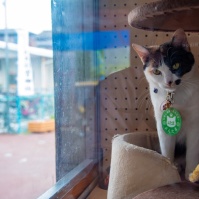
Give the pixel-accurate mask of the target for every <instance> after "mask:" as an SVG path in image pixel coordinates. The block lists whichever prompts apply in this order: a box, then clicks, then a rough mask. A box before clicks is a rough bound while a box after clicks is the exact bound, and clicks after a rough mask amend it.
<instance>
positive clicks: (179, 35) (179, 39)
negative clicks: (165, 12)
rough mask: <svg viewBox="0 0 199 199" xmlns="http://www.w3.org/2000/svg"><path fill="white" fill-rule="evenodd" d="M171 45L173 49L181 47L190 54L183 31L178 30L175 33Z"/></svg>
mask: <svg viewBox="0 0 199 199" xmlns="http://www.w3.org/2000/svg"><path fill="white" fill-rule="evenodd" d="M171 43H172V45H173V46H175V47H183V48H184V49H185V50H186V51H188V52H190V46H189V43H188V41H187V36H186V34H185V32H184V30H183V29H178V30H176V31H175V33H174V34H173V38H172V41H171Z"/></svg>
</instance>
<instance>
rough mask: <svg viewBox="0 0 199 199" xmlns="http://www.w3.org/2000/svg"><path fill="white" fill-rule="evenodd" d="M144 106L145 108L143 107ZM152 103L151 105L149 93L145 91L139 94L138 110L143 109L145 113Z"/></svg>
mask: <svg viewBox="0 0 199 199" xmlns="http://www.w3.org/2000/svg"><path fill="white" fill-rule="evenodd" d="M143 105H145V107H144V106H143ZM151 105H152V103H151V98H150V94H149V91H148V90H147V91H145V92H143V93H141V95H140V96H139V97H138V108H139V109H141V108H145V113H146V110H147V109H148V110H149V108H150V107H151Z"/></svg>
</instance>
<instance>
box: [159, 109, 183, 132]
mask: <svg viewBox="0 0 199 199" xmlns="http://www.w3.org/2000/svg"><path fill="white" fill-rule="evenodd" d="M181 126H182V117H181V115H180V113H179V112H178V111H177V110H176V109H175V108H168V109H166V110H165V111H164V112H163V114H162V128H163V130H164V132H165V133H166V134H168V135H176V134H177V133H178V132H179V131H180V129H181Z"/></svg>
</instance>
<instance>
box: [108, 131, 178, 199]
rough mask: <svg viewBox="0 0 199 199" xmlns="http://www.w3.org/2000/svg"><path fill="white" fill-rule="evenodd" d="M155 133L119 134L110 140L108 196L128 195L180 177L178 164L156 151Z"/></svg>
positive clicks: (111, 198) (128, 197)
mask: <svg viewBox="0 0 199 199" xmlns="http://www.w3.org/2000/svg"><path fill="white" fill-rule="evenodd" d="M158 146H159V143H158V137H157V134H156V133H149V132H146V133H145V132H135V133H130V134H124V135H118V136H116V137H114V138H113V141H112V157H111V170H110V181H109V188H108V199H122V198H125V199H131V198H133V197H135V196H136V195H138V194H140V193H143V192H145V191H147V190H150V189H154V188H157V187H161V186H164V185H168V184H173V183H177V182H180V181H181V178H180V175H179V173H178V171H177V168H176V167H175V166H174V165H173V164H171V162H170V161H169V160H168V159H167V158H165V157H163V156H162V155H161V154H160V153H158V152H157V151H158V148H159V147H158Z"/></svg>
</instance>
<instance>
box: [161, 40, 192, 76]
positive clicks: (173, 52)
mask: <svg viewBox="0 0 199 199" xmlns="http://www.w3.org/2000/svg"><path fill="white" fill-rule="evenodd" d="M160 52H161V53H162V55H163V59H164V63H165V64H166V65H167V66H168V67H169V70H170V71H171V72H172V73H173V74H175V75H176V76H178V77H182V76H183V75H184V74H186V73H188V72H190V71H191V69H192V66H193V64H194V62H195V60H194V56H193V54H192V53H191V52H187V51H186V50H185V49H184V48H183V47H174V46H172V44H171V43H166V44H163V45H161V46H160ZM176 63H179V64H180V67H179V68H178V69H177V70H175V69H173V65H174V64H176Z"/></svg>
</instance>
